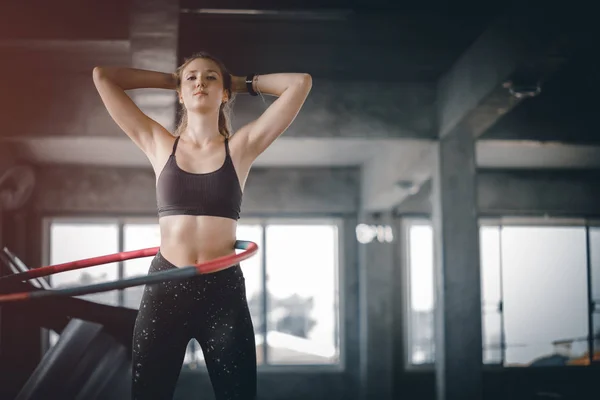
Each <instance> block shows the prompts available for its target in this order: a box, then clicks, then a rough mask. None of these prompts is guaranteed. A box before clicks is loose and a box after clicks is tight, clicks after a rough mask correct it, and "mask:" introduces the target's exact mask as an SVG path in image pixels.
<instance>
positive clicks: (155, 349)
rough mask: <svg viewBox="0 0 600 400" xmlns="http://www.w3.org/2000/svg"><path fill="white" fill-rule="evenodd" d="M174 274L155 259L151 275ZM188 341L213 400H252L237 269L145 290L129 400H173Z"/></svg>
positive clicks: (247, 329) (250, 351)
mask: <svg viewBox="0 0 600 400" xmlns="http://www.w3.org/2000/svg"><path fill="white" fill-rule="evenodd" d="M172 268H177V267H176V266H174V265H173V264H171V263H170V262H169V261H167V260H166V259H165V258H164V257H162V255H161V254H160V253H158V254H157V255H156V257H155V258H154V259H153V261H152V264H151V266H150V270H149V273H154V272H158V271H164V270H167V269H172ZM192 338H195V339H196V340H197V341H198V343H200V346H201V347H202V350H203V352H204V357H205V360H206V366H207V369H208V372H209V375H210V379H211V382H212V385H213V389H214V391H215V398H216V399H217V400H233V399H236V400H238V399H243V400H254V399H255V398H256V349H255V342H254V328H253V326H252V320H251V318H250V311H249V310H248V302H247V300H246V288H245V281H244V276H243V273H242V270H241V268H240V266H239V265H238V266H234V267H231V268H228V269H225V270H223V271H219V272H216V273H212V274H206V275H200V276H195V277H193V278H189V279H185V280H176V281H170V282H164V283H160V284H156V285H148V286H146V287H145V288H144V294H143V296H142V301H141V304H140V311H139V313H138V316H137V319H136V323H135V329H134V332H133V355H132V356H133V360H132V362H133V370H132V399H134V400H150V399H152V400H154V399H156V400H159V399H160V400H163V399H169V400H170V399H172V397H173V393H174V391H175V385H176V384H177V379H178V377H179V373H180V371H181V366H182V363H183V358H184V356H185V350H186V348H187V345H188V343H189V341H190V340H191V339H192Z"/></svg>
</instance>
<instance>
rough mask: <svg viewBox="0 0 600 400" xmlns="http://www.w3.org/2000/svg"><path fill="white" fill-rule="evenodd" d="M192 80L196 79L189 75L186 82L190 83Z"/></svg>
mask: <svg viewBox="0 0 600 400" xmlns="http://www.w3.org/2000/svg"><path fill="white" fill-rule="evenodd" d="M192 79H196V77H195V76H194V75H191V76H188V77H187V80H188V81H191V80H192Z"/></svg>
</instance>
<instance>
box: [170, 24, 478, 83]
mask: <svg viewBox="0 0 600 400" xmlns="http://www.w3.org/2000/svg"><path fill="white" fill-rule="evenodd" d="M486 25H487V21H485V20H482V19H479V18H477V17H462V18H458V17H444V16H439V15H437V16H436V15H423V14H418V15H417V14H415V15H405V14H401V13H376V14H369V15H361V14H359V13H353V14H350V15H349V16H347V17H342V18H331V19H311V20H307V19H305V18H294V17H290V16H281V17H257V16H224V15H221V16H215V15H204V14H193V13H183V14H182V15H181V19H180V39H179V55H180V58H181V59H183V58H186V57H189V56H190V55H191V54H193V53H194V52H197V51H201V50H204V51H208V52H210V53H213V54H215V55H216V56H218V57H220V58H221V59H222V60H223V61H224V62H225V64H226V65H228V66H229V68H230V69H231V70H232V71H233V72H234V73H235V72H237V73H242V71H260V72H281V71H301V72H307V73H310V74H311V75H313V77H315V78H317V79H318V78H324V79H335V80H338V79H339V80H359V81H380V82H382V83H385V82H389V81H419V82H432V81H435V80H437V78H438V77H439V76H440V74H442V73H443V72H445V71H446V70H447V69H448V68H449V67H450V66H451V65H452V63H453V62H454V61H455V60H456V58H457V57H458V56H459V55H460V54H461V53H462V52H464V51H465V49H466V48H467V47H468V46H469V45H470V44H471V43H472V42H473V41H474V40H475V39H476V38H477V37H478V36H479V35H480V34H481V32H482V31H483V30H484V29H485V26H486Z"/></svg>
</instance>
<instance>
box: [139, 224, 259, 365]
mask: <svg viewBox="0 0 600 400" xmlns="http://www.w3.org/2000/svg"><path fill="white" fill-rule="evenodd" d="M236 236H237V238H238V239H239V240H249V241H251V242H254V243H256V244H258V247H259V250H258V252H257V253H256V255H254V256H253V257H251V258H249V259H247V260H245V261H242V262H241V263H240V266H241V267H242V271H243V272H244V280H245V281H246V297H247V299H248V307H249V308H250V314H251V316H252V324H253V325H254V339H255V342H256V347H257V348H256V357H257V364H259V365H260V364H262V363H263V358H262V355H263V353H262V343H263V339H262V337H263V335H262V321H263V314H262V247H263V245H262V227H261V226H260V225H242V224H240V225H238V227H237V232H236ZM236 252H237V253H240V252H241V250H237V251H236ZM147 268H148V267H146V269H147ZM146 272H147V271H146ZM183 364H184V367H185V368H188V369H196V368H198V367H199V366H201V365H205V364H204V353H203V352H202V348H201V347H200V344H199V343H198V342H197V341H196V340H195V339H193V340H191V341H190V343H189V344H188V347H187V350H186V354H185V359H184V361H183Z"/></svg>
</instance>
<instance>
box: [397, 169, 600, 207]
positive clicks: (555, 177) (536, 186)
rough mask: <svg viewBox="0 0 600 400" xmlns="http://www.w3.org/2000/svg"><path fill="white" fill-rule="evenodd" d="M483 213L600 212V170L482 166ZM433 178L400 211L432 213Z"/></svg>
mask: <svg viewBox="0 0 600 400" xmlns="http://www.w3.org/2000/svg"><path fill="white" fill-rule="evenodd" d="M477 180H478V182H477V202H478V206H479V207H478V208H479V213H480V214H481V215H485V214H492V215H503V216H511V215H515V216H517V215H523V214H531V215H544V214H548V215H556V216H560V215H574V216H587V215H589V216H598V215H600V185H599V184H598V182H600V171H498V170H480V171H479V173H478V176H477ZM430 196H431V182H426V183H425V184H424V185H423V187H422V188H421V190H420V191H419V193H417V194H416V195H414V196H412V197H410V198H408V199H406V201H404V202H403V203H402V204H400V205H399V206H398V207H396V209H395V211H396V214H430V213H431V201H430Z"/></svg>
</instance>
